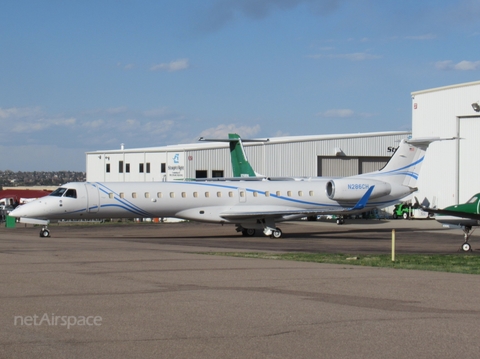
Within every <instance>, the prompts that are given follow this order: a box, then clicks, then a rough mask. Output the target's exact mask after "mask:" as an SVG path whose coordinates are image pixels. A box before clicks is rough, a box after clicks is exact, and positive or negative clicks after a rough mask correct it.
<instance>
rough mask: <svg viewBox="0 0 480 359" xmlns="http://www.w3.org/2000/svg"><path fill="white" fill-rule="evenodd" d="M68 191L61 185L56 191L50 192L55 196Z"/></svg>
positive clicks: (60, 195)
mask: <svg viewBox="0 0 480 359" xmlns="http://www.w3.org/2000/svg"><path fill="white" fill-rule="evenodd" d="M66 191H67V189H66V188H63V187H59V188H57V189H56V190H55V191H53V192H52V193H50V196H53V197H62V196H63V194H64V193H65V192H66Z"/></svg>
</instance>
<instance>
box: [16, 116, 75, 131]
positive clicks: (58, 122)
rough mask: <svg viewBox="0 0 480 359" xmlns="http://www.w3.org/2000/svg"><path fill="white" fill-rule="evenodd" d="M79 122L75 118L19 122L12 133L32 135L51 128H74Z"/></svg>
mask: <svg viewBox="0 0 480 359" xmlns="http://www.w3.org/2000/svg"><path fill="white" fill-rule="evenodd" d="M76 122H77V120H76V119H75V118H73V117H70V118H53V119H44V118H40V119H32V120H26V121H17V123H15V125H14V126H13V127H12V132H16V133H32V132H38V131H43V130H46V129H48V128H50V127H59V126H73V125H75V123H76Z"/></svg>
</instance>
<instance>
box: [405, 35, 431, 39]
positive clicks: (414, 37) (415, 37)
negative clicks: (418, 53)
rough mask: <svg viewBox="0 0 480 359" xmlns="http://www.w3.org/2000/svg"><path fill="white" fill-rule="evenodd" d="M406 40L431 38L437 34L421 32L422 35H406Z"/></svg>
mask: <svg viewBox="0 0 480 359" xmlns="http://www.w3.org/2000/svg"><path fill="white" fill-rule="evenodd" d="M405 38H406V39H407V40H433V39H436V38H437V36H436V35H434V34H423V35H415V36H406V37H405Z"/></svg>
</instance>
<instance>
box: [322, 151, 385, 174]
mask: <svg viewBox="0 0 480 359" xmlns="http://www.w3.org/2000/svg"><path fill="white" fill-rule="evenodd" d="M389 159H390V157H338V156H318V157H317V175H318V176H325V177H344V176H355V175H358V174H362V173H368V172H373V171H377V170H379V169H381V168H382V167H383V166H385V164H386V163H387V162H388V160H389Z"/></svg>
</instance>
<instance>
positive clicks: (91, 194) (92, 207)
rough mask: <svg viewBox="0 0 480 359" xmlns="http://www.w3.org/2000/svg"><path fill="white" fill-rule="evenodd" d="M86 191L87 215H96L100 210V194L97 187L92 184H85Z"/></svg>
mask: <svg viewBox="0 0 480 359" xmlns="http://www.w3.org/2000/svg"><path fill="white" fill-rule="evenodd" d="M85 189H86V191H87V209H86V211H87V213H97V212H98V211H99V209H100V193H99V192H98V187H97V186H95V185H93V184H92V183H88V182H87V183H85Z"/></svg>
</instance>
